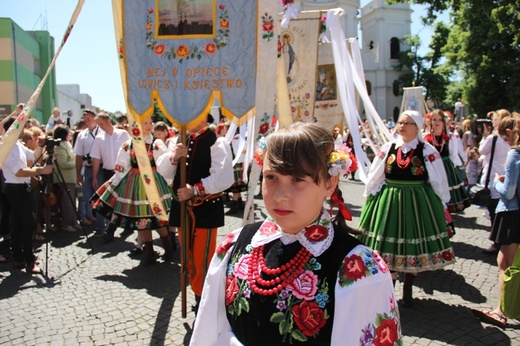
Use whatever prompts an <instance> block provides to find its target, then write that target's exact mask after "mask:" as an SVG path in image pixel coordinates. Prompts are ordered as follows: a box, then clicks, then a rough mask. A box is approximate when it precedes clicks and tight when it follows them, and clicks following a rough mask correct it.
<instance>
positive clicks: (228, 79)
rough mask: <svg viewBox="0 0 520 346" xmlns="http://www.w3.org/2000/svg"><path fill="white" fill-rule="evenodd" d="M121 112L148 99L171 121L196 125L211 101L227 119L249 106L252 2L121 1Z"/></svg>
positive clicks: (143, 109)
mask: <svg viewBox="0 0 520 346" xmlns="http://www.w3.org/2000/svg"><path fill="white" fill-rule="evenodd" d="M115 2H119V3H120V4H121V6H122V8H121V15H122V17H121V20H122V23H121V25H122V30H123V33H122V36H121V38H120V41H119V42H118V44H119V53H120V59H121V60H123V61H124V64H123V67H124V72H123V74H124V78H123V80H124V88H125V90H126V97H127V106H128V109H129V110H133V111H135V113H136V114H138V115H139V116H141V117H142V116H144V115H149V114H151V113H152V112H153V104H154V101H157V104H158V106H159V108H160V109H161V111H162V112H163V113H164V114H165V115H166V116H167V117H168V118H169V119H170V120H172V121H173V122H175V123H178V124H180V125H187V127H188V128H190V127H192V126H195V125H197V123H198V122H199V120H200V119H201V118H202V117H203V116H206V115H207V114H208V113H209V111H210V110H211V107H212V106H213V102H214V100H217V99H218V100H219V101H220V104H221V110H222V113H223V114H224V115H225V116H227V117H228V118H233V117H237V118H241V117H243V116H246V115H252V110H253V108H254V103H255V74H256V53H257V52H256V50H257V46H256V40H257V29H258V27H257V2H258V1H257V0H243V1H233V0H196V1H186V0H119V1H115Z"/></svg>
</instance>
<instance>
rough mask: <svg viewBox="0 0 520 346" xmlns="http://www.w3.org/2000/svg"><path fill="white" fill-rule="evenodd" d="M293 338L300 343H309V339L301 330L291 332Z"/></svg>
mask: <svg viewBox="0 0 520 346" xmlns="http://www.w3.org/2000/svg"><path fill="white" fill-rule="evenodd" d="M291 337H292V338H293V339H295V340H298V341H303V342H305V341H307V337H306V336H305V335H304V334H303V333H302V332H301V330H299V329H295V330H293V331H292V332H291Z"/></svg>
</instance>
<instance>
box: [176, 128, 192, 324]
mask: <svg viewBox="0 0 520 346" xmlns="http://www.w3.org/2000/svg"><path fill="white" fill-rule="evenodd" d="M180 134H181V143H186V125H182V126H181V129H180ZM179 165H180V167H179V168H180V174H181V182H180V186H181V187H185V186H186V157H181V159H180V161H179ZM180 207H181V210H180V231H181V233H182V243H181V316H182V318H186V315H187V303H186V300H187V297H186V295H187V292H186V286H187V284H188V280H187V275H188V268H187V267H188V263H189V259H188V256H189V249H190V246H191V245H190V239H191V235H190V234H189V232H190V231H189V229H190V227H189V225H188V224H187V220H186V201H181V202H180Z"/></svg>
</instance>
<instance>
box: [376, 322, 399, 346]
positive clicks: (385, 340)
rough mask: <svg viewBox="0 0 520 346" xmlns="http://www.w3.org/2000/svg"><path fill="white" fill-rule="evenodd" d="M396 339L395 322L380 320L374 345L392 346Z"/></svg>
mask: <svg viewBox="0 0 520 346" xmlns="http://www.w3.org/2000/svg"><path fill="white" fill-rule="evenodd" d="M397 339H398V334H397V323H396V322H395V320H394V319H391V320H388V319H385V320H382V321H381V325H380V326H379V327H377V328H376V337H375V339H374V345H376V346H393V345H394V344H395V342H396V341H397Z"/></svg>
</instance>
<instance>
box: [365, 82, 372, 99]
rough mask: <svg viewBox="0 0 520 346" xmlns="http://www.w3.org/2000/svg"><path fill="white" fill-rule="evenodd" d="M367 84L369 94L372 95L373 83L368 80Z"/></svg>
mask: <svg viewBox="0 0 520 346" xmlns="http://www.w3.org/2000/svg"><path fill="white" fill-rule="evenodd" d="M365 85H366V87H367V93H368V96H370V95H372V83H370V81H368V80H366V81H365Z"/></svg>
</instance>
